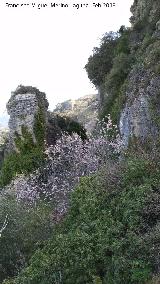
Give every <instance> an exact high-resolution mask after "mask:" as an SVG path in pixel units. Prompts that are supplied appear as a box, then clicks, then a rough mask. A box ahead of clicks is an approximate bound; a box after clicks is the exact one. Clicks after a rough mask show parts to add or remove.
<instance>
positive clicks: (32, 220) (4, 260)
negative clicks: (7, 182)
mask: <svg viewBox="0 0 160 284" xmlns="http://www.w3.org/2000/svg"><path fill="white" fill-rule="evenodd" d="M50 214H51V208H50V206H49V205H47V204H44V203H42V202H41V203H39V204H37V206H36V207H33V208H32V207H30V206H28V205H27V204H24V203H22V202H19V203H18V202H17V201H16V200H15V197H14V196H12V195H11V193H9V194H5V195H2V196H1V202H0V228H1V227H2V224H3V222H4V220H5V216H6V215H7V216H8V218H7V219H8V224H7V226H6V229H5V230H4V231H3V232H2V235H1V237H0V248H1V252H0V264H1V269H0V283H2V281H3V280H4V279H8V278H9V277H14V276H16V275H17V274H18V273H19V271H20V270H21V269H22V268H24V267H25V266H26V265H27V264H28V261H29V259H30V257H31V255H32V254H33V252H34V251H36V249H37V248H38V247H43V246H44V244H43V243H44V241H46V240H47V239H48V238H49V236H50V235H51V229H52V225H51V218H50ZM8 282H9V281H6V283H8ZM9 283H10V282H9ZM11 283H12V281H11Z"/></svg>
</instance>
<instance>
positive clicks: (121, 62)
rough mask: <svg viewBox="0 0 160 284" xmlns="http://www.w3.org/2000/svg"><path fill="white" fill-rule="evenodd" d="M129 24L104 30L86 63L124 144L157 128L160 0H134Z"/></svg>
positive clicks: (159, 113)
mask: <svg viewBox="0 0 160 284" xmlns="http://www.w3.org/2000/svg"><path fill="white" fill-rule="evenodd" d="M131 12H132V17H131V18H130V21H131V27H130V28H125V27H124V26H122V27H121V28H120V30H119V31H118V32H117V34H114V33H108V34H107V35H106V36H104V38H103V39H102V42H101V45H100V47H99V48H95V49H94V53H93V55H92V56H90V58H89V59H88V63H87V64H86V66H85V68H86V71H87V73H88V77H89V79H90V80H91V81H92V83H94V84H95V86H96V87H97V89H98V90H99V94H100V102H101V107H100V115H101V117H104V116H107V114H111V118H112V119H113V121H114V122H115V123H117V124H118V125H119V130H120V133H121V135H122V137H123V140H124V142H125V144H126V145H128V143H129V141H130V138H133V137H134V138H138V139H139V140H140V141H142V142H144V141H146V140H147V139H149V140H150V141H152V142H154V141H155V140H156V139H157V138H158V137H159V130H160V119H159V117H160V1H159V0H135V1H134V3H133V5H132V7H131Z"/></svg>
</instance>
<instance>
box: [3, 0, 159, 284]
mask: <svg viewBox="0 0 160 284" xmlns="http://www.w3.org/2000/svg"><path fill="white" fill-rule="evenodd" d="M156 1H157V0H156ZM148 2H149V3H151V2H152V1H148ZM157 3H158V2H157ZM134 4H135V5H136V4H137V1H135V3H134ZM134 8H135V7H133V8H132V9H134ZM150 8H151V6H148V9H147V12H146V16H147V17H144V19H140V20H139V21H138V20H137V22H136V23H135V25H134V27H133V29H130V28H125V27H124V26H122V27H121V28H120V30H119V31H118V32H117V33H113V32H110V33H106V34H105V35H104V37H103V38H102V41H101V44H100V47H97V48H94V50H93V55H92V56H90V58H89V59H88V63H87V64H86V66H85V68H86V71H87V73H88V77H89V79H90V80H91V82H92V83H93V84H94V85H95V86H96V87H97V88H99V90H100V93H101V109H100V118H101V119H102V118H103V119H102V120H101V122H100V123H99V124H98V123H97V128H96V129H95V131H94V134H93V136H91V137H88V138H87V136H86V132H85V130H84V129H83V127H81V126H80V125H79V124H78V123H77V122H74V121H72V120H70V119H69V118H62V117H59V116H57V117H52V114H50V116H49V123H50V126H51V124H52V125H53V124H54V127H53V129H52V130H51V132H48V134H47V135H48V136H49V137H50V139H51V140H50V143H49V146H48V145H45V140H44V139H45V135H46V133H47V129H44V117H43V113H41V111H40V112H39V113H38V114H37V117H36V122H35V129H34V130H35V135H36V137H37V141H39V142H38V144H34V143H33V139H32V136H31V135H30V133H29V132H28V131H27V129H26V128H25V127H22V136H23V137H20V136H19V135H18V134H17V135H16V139H15V143H16V146H17V149H18V152H16V153H12V154H10V156H8V157H7V158H6V159H5V161H4V164H3V167H2V171H1V180H0V182H1V186H3V189H2V191H1V193H0V282H1V283H3V284H51V283H52V284H158V283H160V276H159V271H160V254H159V251H160V140H159V137H158V139H157V141H156V140H155V141H153V140H152V142H150V137H149V135H148V137H147V138H148V139H146V140H145V142H143V143H142V141H141V140H140V139H139V138H138V137H137V138H136V137H134V136H132V138H130V140H129V145H128V148H127V149H126V148H123V145H122V139H121V137H120V135H119V133H118V129H117V127H116V125H115V122H116V123H118V121H119V116H120V112H121V110H122V107H123V105H124V103H125V101H126V97H125V90H126V88H127V85H128V84H129V82H128V80H129V77H128V74H129V72H130V71H131V70H132V69H133V66H134V67H135V66H136V68H137V70H138V68H139V67H138V66H139V63H143V66H144V68H146V70H151V71H153V72H155V73H156V74H160V68H159V64H158V63H159V58H160V49H159V42H158V41H157V40H156V37H152V33H153V31H154V30H155V24H156V22H157V19H158V17H159V11H158V9H157V11H155V18H154V19H153V22H152V23H150V22H149V20H148V16H149V10H150ZM133 20H134V19H133ZM135 70H136V69H135ZM147 83H148V82H144V84H147ZM20 88H21V89H20V90H21V93H25V92H26V89H25V88H24V87H23V86H21V87H20ZM18 91H19V90H18ZM157 102H159V96H158V95H157V96H155V97H154V99H153V100H152V102H151V103H150V106H149V107H150V109H151V110H152V119H153V120H154V119H155V120H156V123H157V127H158V128H159V126H160V124H159V118H157V117H158V114H159V112H158V110H157ZM108 114H110V115H108ZM106 115H107V118H106ZM111 118H112V120H113V122H114V124H113V123H112V120H111ZM104 126H105V127H104ZM50 129H51V128H50ZM61 132H63V134H62V133H61ZM75 132H76V133H77V134H75ZM73 133H74V134H73ZM61 134H62V135H61ZM56 135H57V136H56ZM53 137H54V138H55V140H52V139H53ZM22 138H23V139H22ZM52 141H54V143H52ZM52 144H53V145H52ZM33 170H35V171H34V172H33ZM13 177H14V178H15V179H13ZM5 185H7V186H6V187H5Z"/></svg>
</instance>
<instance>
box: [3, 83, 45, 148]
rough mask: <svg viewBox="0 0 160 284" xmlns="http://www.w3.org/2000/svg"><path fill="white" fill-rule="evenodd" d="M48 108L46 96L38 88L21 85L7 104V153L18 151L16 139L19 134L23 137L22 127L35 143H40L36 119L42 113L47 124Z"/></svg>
mask: <svg viewBox="0 0 160 284" xmlns="http://www.w3.org/2000/svg"><path fill="white" fill-rule="evenodd" d="M47 108H48V101H47V99H46V95H45V93H42V92H40V91H39V90H38V89H37V88H34V87H28V86H27V87H24V86H21V85H20V86H18V88H17V89H16V91H15V92H12V94H11V98H10V99H9V101H8V103H7V111H8V114H9V115H10V119H9V123H8V126H9V142H8V145H7V151H9V152H10V151H13V150H16V145H15V137H16V135H17V134H18V135H20V136H22V127H25V128H26V129H27V131H28V132H29V133H31V134H32V138H33V141H34V143H38V141H37V138H36V134H35V124H36V119H37V116H40V112H41V114H42V116H43V120H44V121H43V123H44V125H45V124H47Z"/></svg>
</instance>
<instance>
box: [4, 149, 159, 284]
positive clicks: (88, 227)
mask: <svg viewBox="0 0 160 284" xmlns="http://www.w3.org/2000/svg"><path fill="white" fill-rule="evenodd" d="M138 148H139V150H138V152H137V150H133V149H132V151H130V153H126V155H127V156H126V159H125V160H123V161H121V162H116V163H115V162H113V161H110V162H109V161H108V164H106V166H105V167H104V168H103V169H102V170H101V171H99V172H98V173H97V174H95V175H93V176H90V177H83V178H82V179H81V180H80V183H79V185H78V186H77V187H76V189H75V191H74V192H73V193H71V195H70V209H69V212H68V214H67V215H66V217H65V218H64V219H63V221H61V223H59V224H57V225H53V228H51V227H50V226H49V223H47V222H48V221H49V220H48V221H47V219H48V217H47V216H48V215H47V214H48V213H47V212H50V211H48V210H50V209H49V208H48V209H47V207H40V208H41V210H42V211H41V210H40V209H38V208H39V207H38V206H37V208H36V209H34V210H33V209H30V210H29V212H27V211H25V210H26V208H25V207H24V209H23V211H22V209H20V207H19V205H15V203H10V211H11V212H13V213H12V220H13V221H12V220H11V221H10V222H11V224H9V226H8V229H6V231H5V233H4V235H3V238H1V239H0V241H1V243H2V244H3V249H4V250H5V253H6V254H7V257H8V258H10V266H9V267H8V269H10V270H9V272H8V271H7V272H8V276H12V275H13V274H14V273H15V272H14V270H15V269H17V271H18V267H17V265H18V264H17V262H18V261H19V262H20V264H19V265H21V266H24V265H26V263H28V260H29V266H28V267H27V268H25V269H24V270H23V271H21V272H20V274H19V276H18V278H16V279H15V280H8V281H6V282H5V283H8V284H11V283H16V284H22V283H24V284H25V283H30V284H32V283H34V284H38V283H40V284H42V283H46V284H50V283H77V284H78V283H107V284H108V283H109V284H111V283H117V284H118V283H124V284H125V283H126V284H128V283H134V284H137V283H146V282H147V280H149V279H150V278H151V277H152V274H153V273H156V271H157V270H158V267H159V256H158V250H159V237H160V236H159V213H160V212H159V208H160V204H159V202H160V191H159V185H160V165H159V156H157V153H155V155H154V156H153V153H151V154H150V153H145V152H144V150H140V146H138ZM4 204H5V203H4ZM42 205H43V204H42ZM5 206H6V204H5ZM15 206H16V207H15ZM15 208H16V209H15ZM45 208H46V209H47V211H46V210H45V211H44V209H45ZM5 209H6V212H9V211H8V209H7V208H5ZM35 211H36V212H35ZM18 212H19V213H18ZM20 212H21V213H20ZM45 212H46V213H45ZM9 213H10V212H9ZM36 213H38V214H36ZM3 214H4V212H3ZM19 214H21V216H20V215H19ZM31 218H32V222H31ZM39 218H40V219H39ZM12 222H14V223H15V225H14V224H13V225H12ZM43 226H44V229H43V234H40V235H39V231H37V230H40V228H42V227H43ZM11 229H12V231H13V233H12V234H11ZM19 230H20V231H21V234H20V235H19V237H18V239H17V233H18V232H19ZM26 230H27V232H28V233H27V235H26V233H24V232H26ZM46 230H47V231H46ZM48 231H49V232H48ZM18 234H19V233H18ZM24 234H25V235H24ZM48 234H49V236H50V238H49V240H48V241H46V240H47V236H48ZM21 236H22V237H23V238H22V239H21ZM11 238H12V245H13V243H14V246H12V249H11V248H10V247H9V244H10V245H11V243H10V242H11ZM39 238H40V239H39ZM43 239H45V242H44V241H43ZM6 244H7V247H6ZM35 245H36V246H35ZM16 246H18V247H16ZM28 246H29V247H28ZM24 248H25V250H24ZM35 248H36V252H35V254H33V253H34V251H35ZM21 249H22V251H23V250H24V251H25V252H26V256H24V255H23V259H21V258H22V255H21V253H20V251H19V250H21ZM6 250H8V251H10V253H9V255H8V253H7V252H6ZM24 251H23V253H24ZM31 252H32V255H33V256H32V257H31V258H30V256H31ZM2 254H3V253H2ZM16 254H18V257H17V255H16ZM19 258H20V260H19ZM1 261H2V264H3V265H4V263H5V262H6V259H4V260H3V259H2V260H1ZM4 261H5V262H4ZM22 261H24V263H23V264H22ZM15 262H16V263H15ZM11 264H12V265H11ZM6 269H7V268H6ZM4 273H5V272H4Z"/></svg>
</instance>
